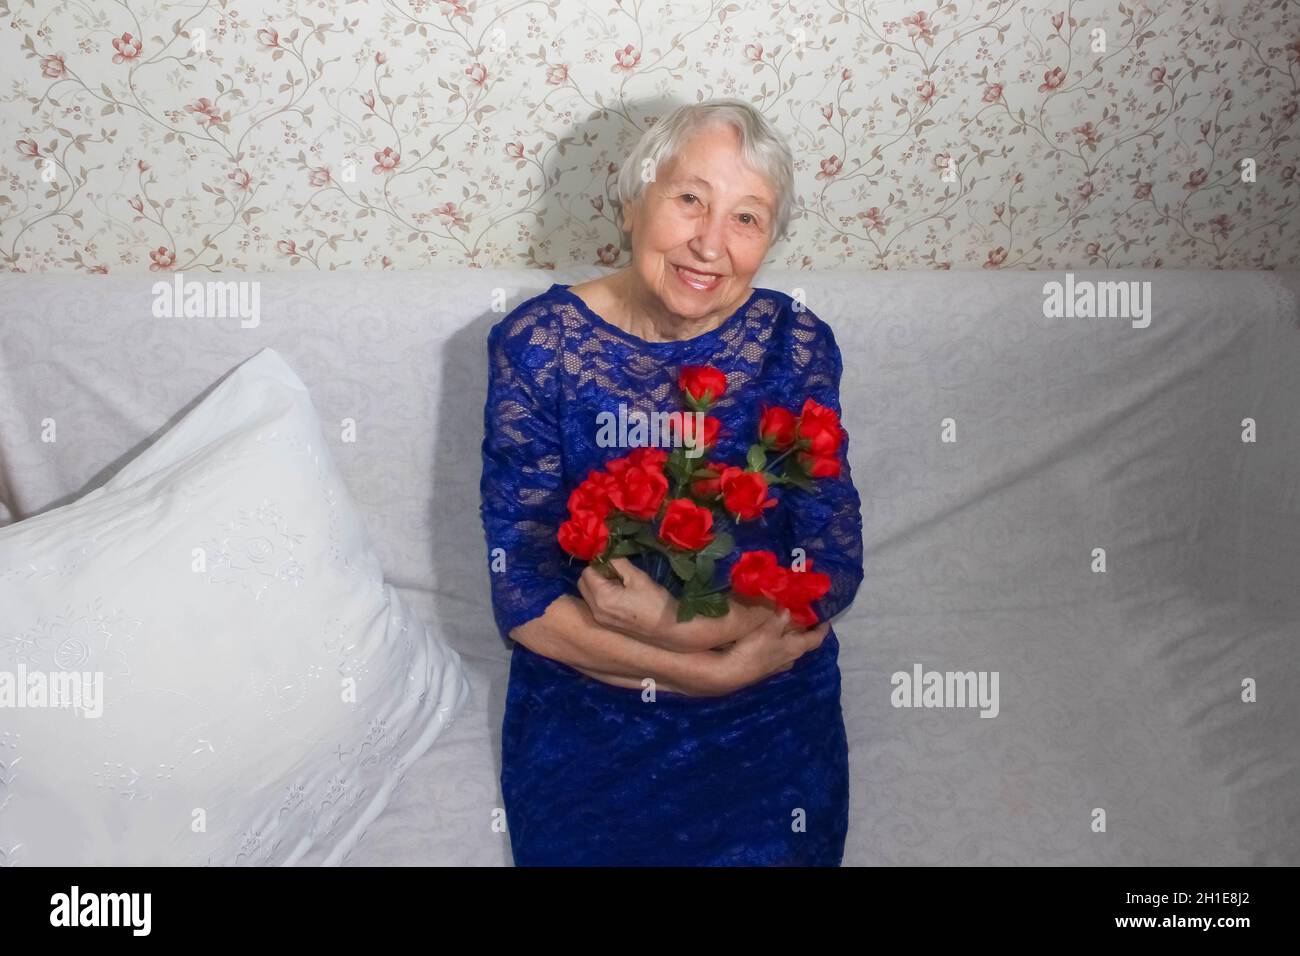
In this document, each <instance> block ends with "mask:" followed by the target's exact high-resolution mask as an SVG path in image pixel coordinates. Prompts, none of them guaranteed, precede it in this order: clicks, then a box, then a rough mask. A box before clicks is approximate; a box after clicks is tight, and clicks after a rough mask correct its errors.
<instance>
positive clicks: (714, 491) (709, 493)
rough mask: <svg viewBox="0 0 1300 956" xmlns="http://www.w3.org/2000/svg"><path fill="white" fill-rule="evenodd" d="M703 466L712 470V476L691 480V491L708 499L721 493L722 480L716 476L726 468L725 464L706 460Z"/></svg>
mask: <svg viewBox="0 0 1300 956" xmlns="http://www.w3.org/2000/svg"><path fill="white" fill-rule="evenodd" d="M704 467H705V468H707V469H708V470H709V471H711V472H713V475H714V477H712V478H696V479H695V480H694V481H692V482H691V491H692V493H694V494H695V495H697V496H698V497H700V498H704V499H705V500H710V499H713V498H716V497H718V495H720V494H721V493H722V482H721V481H719V480H718V476H719V475H721V474H722V473H723V472H724V471H726V470H727V466H726V465H724V464H722V463H721V462H717V461H708V462H705V463H704Z"/></svg>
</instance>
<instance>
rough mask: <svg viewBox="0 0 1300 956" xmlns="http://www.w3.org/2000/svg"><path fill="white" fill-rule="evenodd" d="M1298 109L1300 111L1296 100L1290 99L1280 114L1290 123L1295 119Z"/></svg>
mask: <svg viewBox="0 0 1300 956" xmlns="http://www.w3.org/2000/svg"><path fill="white" fill-rule="evenodd" d="M1297 111H1300V107H1297V105H1296V101H1295V100H1290V101H1289V102H1288V103H1287V104H1286V106H1284V107H1282V111H1281V112H1280V113H1278V115H1279V116H1280V117H1282V119H1284V120H1286V121H1287V122H1288V123H1289V122H1291V120H1293V119H1295V115H1296V113H1297Z"/></svg>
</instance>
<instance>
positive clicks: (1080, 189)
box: [1074, 179, 1093, 201]
mask: <svg viewBox="0 0 1300 956" xmlns="http://www.w3.org/2000/svg"><path fill="white" fill-rule="evenodd" d="M1092 190H1093V185H1092V183H1090V182H1089V181H1088V180H1086V179H1085V180H1084V181H1083V182H1081V183H1079V185H1077V186H1075V187H1074V194H1075V195H1076V196H1078V197H1079V198H1080V199H1082V200H1085V201H1086V200H1089V199H1091V198H1092Z"/></svg>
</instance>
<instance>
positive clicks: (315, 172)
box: [307, 166, 331, 187]
mask: <svg viewBox="0 0 1300 956" xmlns="http://www.w3.org/2000/svg"><path fill="white" fill-rule="evenodd" d="M307 182H309V183H311V184H312V185H313V186H317V187H320V186H328V185H329V184H330V182H331V177H330V171H329V170H328V169H326V168H325V167H324V166H314V167H312V170H311V172H309V173H308V174H307Z"/></svg>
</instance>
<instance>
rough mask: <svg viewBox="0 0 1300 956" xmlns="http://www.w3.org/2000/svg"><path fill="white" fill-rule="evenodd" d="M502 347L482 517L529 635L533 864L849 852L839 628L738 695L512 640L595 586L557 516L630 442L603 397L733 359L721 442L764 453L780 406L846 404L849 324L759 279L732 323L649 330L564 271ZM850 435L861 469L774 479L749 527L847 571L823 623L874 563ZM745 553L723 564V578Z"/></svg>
mask: <svg viewBox="0 0 1300 956" xmlns="http://www.w3.org/2000/svg"><path fill="white" fill-rule="evenodd" d="M488 359H489V384H488V396H487V405H486V408H485V413H484V426H485V436H484V440H483V448H482V451H483V475H482V481H481V484H480V492H481V496H482V504H481V515H482V519H483V526H484V531H485V534H486V537H487V546H488V559H489V578H490V581H491V588H492V600H493V609H494V613H495V617H496V623H497V627H498V628H499V630H500V633H501V635H502V636H503V638H505V640H506V641H507V643H508V644H513V650H512V657H511V664H510V680H509V687H508V690H507V696H506V708H505V718H504V724H503V728H502V738H501V789H502V795H503V797H504V800H505V810H506V823H507V826H508V827H509V831H510V842H511V848H512V852H513V855H514V860H515V864H516V865H518V866H533V865H542V866H562V865H576V866H582V865H612V866H619V865H641V866H654V865H683V866H691V865H757V866H762V865H796V866H797V865H822V866H838V865H839V864H840V862H841V859H842V857H843V853H844V842H845V836H846V833H847V830H848V802H849V777H848V747H847V742H846V739H845V733H844V720H843V716H842V714H841V711H840V673H839V667H838V664H837V659H838V651H839V641H838V638H837V636H836V634H835V631H834V627H833V626H832V629H831V631H830V633H829V634H828V635H827V636H826V639H825V640H824V641H823V642H822V644H821V646H820V647H819V648H818V649H816V650H814V651H810V652H808V653H806V654H804V655H803V657H801V658H799V659H798V660H797V661H796V662H795V665H794V667H793V668H792V669H791V670H789V671H785V672H782V673H779V674H775V675H773V676H771V677H768V678H766V679H765V680H763V681H760V682H759V683H756V684H752V685H750V686H748V687H745V688H742V689H741V690H739V691H736V692H733V693H731V694H727V695H725V696H719V697H692V696H686V695H682V694H674V693H670V692H664V691H659V692H658V693H657V699H656V700H655V701H653V702H647V701H643V700H642V693H641V691H640V690H637V689H633V688H625V687H619V686H615V685H611V684H605V683H602V682H600V681H598V680H596V679H594V678H591V677H588V676H587V675H585V674H583V673H581V672H579V671H577V670H574V669H573V668H571V667H569V666H567V665H566V664H562V663H560V662H559V661H556V660H553V659H551V658H547V657H543V656H541V655H539V654H536V653H534V652H532V651H530V650H529V649H528V648H527V647H525V646H524V645H523V644H519V643H516V642H514V641H511V640H510V637H509V634H510V631H511V630H512V629H513V628H515V627H517V626H519V625H520V624H523V623H525V622H526V621H529V620H532V619H533V618H535V617H538V616H539V615H541V614H542V613H543V612H544V611H545V610H546V608H547V605H549V604H550V603H551V602H552V601H554V600H555V599H556V598H558V597H560V596H561V595H564V594H573V595H575V596H578V595H579V592H578V590H577V586H576V582H577V579H578V576H579V575H580V574H581V572H582V568H583V566H584V565H583V563H582V562H580V561H577V560H576V559H573V560H570V558H569V556H568V555H567V554H566V553H565V552H564V551H563V550H562V549H561V548H560V546H559V545H558V543H557V542H556V537H555V535H556V530H557V528H558V527H559V525H560V523H561V522H562V521H563V520H564V519H565V518H566V517H567V516H568V512H567V501H568V495H569V492H570V491H571V490H572V488H573V487H574V486H575V485H576V484H578V483H579V482H581V481H582V480H583V479H584V478H586V476H587V473H588V472H589V471H590V470H592V469H598V468H602V467H603V466H604V464H605V463H606V462H607V461H609V460H610V459H611V458H615V457H619V456H621V455H624V454H626V453H627V451H628V449H627V448H607V447H601V446H599V445H598V444H597V443H596V438H597V431H598V429H597V418H596V416H597V414H598V413H600V412H602V411H608V412H613V413H614V414H615V415H617V414H618V406H619V403H626V406H627V408H628V409H629V410H640V411H644V412H646V413H647V414H650V413H652V412H655V411H661V412H666V411H675V410H678V409H680V408H682V407H683V406H682V404H681V400H680V397H679V394H678V391H677V384H676V382H677V373H678V370H679V369H680V368H681V367H682V366H683V365H706V364H707V365H713V366H715V367H717V368H720V369H721V370H722V371H723V372H725V373H726V375H727V392H726V394H725V395H724V396H723V397H722V399H721V400H720V401H719V402H718V403H717V404H716V405H715V406H714V407H713V409H712V410H711V412H710V414H712V415H714V416H716V417H717V418H718V419H719V420H720V421H721V422H722V426H723V431H722V434H721V437H720V438H719V440H718V445H717V448H716V450H715V451H714V452H711V453H710V457H713V458H715V459H717V460H724V461H728V462H734V463H737V464H740V465H741V466H742V467H743V464H744V459H745V452H746V450H747V449H748V447H749V445H750V444H751V443H752V442H753V441H754V440H755V436H756V434H757V425H758V415H759V406H760V405H761V404H762V403H763V402H768V403H770V404H777V405H784V406H785V407H787V408H790V409H791V410H792V411H794V412H795V413H796V414H797V413H798V411H799V409H800V407H801V406H802V403H803V400H804V398H805V397H811V398H814V399H816V400H817V401H818V402H820V403H821V404H823V405H826V406H829V407H831V408H834V409H835V410H836V411H839V410H840V404H839V394H838V393H839V383H840V375H841V371H842V361H841V356H840V353H839V349H838V347H837V346H836V343H835V338H834V336H833V335H832V333H831V329H830V327H829V326H828V325H827V324H826V323H824V322H823V321H822V320H820V319H818V318H817V317H816V316H815V315H814V314H813V313H812V312H811V311H810V310H808V309H807V308H806V307H805V308H802V309H799V308H796V307H795V304H794V300H792V299H791V298H790V297H789V296H788V295H786V294H784V293H782V292H777V291H774V290H770V289H762V288H755V289H754V291H753V293H752V294H751V296H750V298H749V299H748V301H747V302H746V303H745V304H744V305H743V306H742V307H741V308H740V309H739V310H738V311H737V312H735V313H734V314H732V315H731V316H730V317H729V318H727V319H726V320H725V321H724V322H723V323H722V325H720V326H718V327H717V328H715V329H713V330H711V331H709V332H707V333H704V334H703V335H699V336H697V337H694V338H690V339H685V340H681V341H675V342H647V341H645V340H643V339H641V338H639V337H637V336H634V335H632V334H630V333H628V332H625V331H623V330H622V329H619V328H618V327H617V326H614V325H613V324H611V323H608V322H606V321H605V320H604V319H602V318H600V316H598V315H596V314H595V313H594V312H592V311H591V309H590V308H588V306H587V305H586V303H584V302H583V300H582V299H580V298H579V297H578V296H576V295H575V294H574V293H573V292H571V291H570V290H569V287H568V286H567V285H561V284H554V285H552V286H551V287H550V288H549V289H548V290H547V291H546V292H544V293H542V294H541V295H538V296H535V297H533V298H531V299H529V300H527V301H525V302H524V303H522V304H521V305H520V306H519V307H517V308H516V309H515V310H514V311H513V312H511V313H510V314H509V315H507V316H506V317H505V318H504V319H502V320H501V321H500V322H498V323H497V324H496V325H495V326H494V327H493V328H492V330H491V332H490V334H489V336H488ZM842 449H843V454H844V464H843V467H842V471H841V474H840V476H839V477H838V478H822V479H818V480H817V494H816V495H815V496H812V495H809V494H807V493H806V492H803V491H801V490H799V489H796V488H792V487H776V488H773V489H772V492H771V495H772V497H775V498H777V499H778V500H779V501H780V502H781V504H780V505H779V506H778V507H776V508H773V509H771V510H770V511H768V513H767V515H766V517H765V518H764V519H763V520H762V521H761V522H758V521H747V522H741V523H740V524H739V525H738V526H737V527H736V528H735V529H734V531H733V533H734V534H735V537H736V546H737V549H738V550H750V549H755V548H766V549H770V550H772V551H774V552H775V553H776V554H777V556H778V558H780V559H781V560H782V562H783V563H784V564H789V563H790V560H791V556H792V549H793V548H795V547H800V548H803V549H804V552H805V553H806V554H807V555H808V557H810V558H811V559H812V567H813V570H815V571H824V572H827V573H828V574H829V575H830V576H831V580H832V582H833V583H832V587H831V590H830V592H829V593H828V594H827V595H826V596H825V597H823V598H822V599H821V600H819V601H817V602H816V603H814V604H813V610H814V611H816V612H817V615H818V619H819V620H826V619H827V618H830V617H833V616H834V615H836V614H838V613H839V612H840V611H842V610H843V609H844V608H845V607H847V606H848V604H849V603H850V602H851V601H852V600H853V597H854V595H855V593H856V592H857V590H858V586H859V584H860V583H861V581H862V575H863V569H862V517H861V511H860V499H859V496H858V492H857V490H856V489H855V487H854V485H853V479H852V475H851V469H850V468H849V466H848V442H847V440H846V441H845V443H844V445H843V446H842ZM497 549H500V550H499V551H498V550H497ZM502 557H503V558H504V562H502V561H500V560H495V561H494V558H496V559H500V558H502ZM633 560H635V561H636V562H637V563H638V564H641V559H639V558H638V559H633ZM645 560H646V561H647V562H648V561H653V560H654V558H646V559H645ZM731 560H733V559H730V558H729V559H726V560H719V562H718V566H717V578H716V580H717V581H718V582H719V583H722V582H725V581H726V577H725V575H727V574H728V572H729V570H730V562H731ZM494 565H495V567H496V568H497V570H493V566H494ZM641 566H642V567H643V568H645V570H647V571H648V572H652V571H653V569H652V568H651V567H650V566H649V565H648V564H641Z"/></svg>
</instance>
